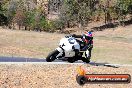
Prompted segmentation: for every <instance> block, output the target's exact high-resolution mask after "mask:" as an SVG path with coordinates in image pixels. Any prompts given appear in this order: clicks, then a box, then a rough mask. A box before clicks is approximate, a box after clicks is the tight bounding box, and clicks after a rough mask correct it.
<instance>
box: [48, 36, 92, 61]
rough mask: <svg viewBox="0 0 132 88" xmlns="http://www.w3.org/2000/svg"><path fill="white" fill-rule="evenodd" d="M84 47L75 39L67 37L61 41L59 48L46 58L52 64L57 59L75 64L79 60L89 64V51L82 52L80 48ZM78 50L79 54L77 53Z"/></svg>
mask: <svg viewBox="0 0 132 88" xmlns="http://www.w3.org/2000/svg"><path fill="white" fill-rule="evenodd" d="M82 46H83V45H82V44H79V42H77V40H76V39H75V38H74V37H72V36H65V37H64V38H62V39H61V40H60V43H59V47H58V48H56V49H55V50H54V51H52V52H51V53H50V54H49V55H48V56H47V57H46V61H47V62H52V61H54V60H55V59H59V60H64V61H68V62H70V63H73V62H75V61H77V60H82V61H83V62H86V63H89V62H90V61H89V59H87V58H86V55H87V54H89V51H88V50H87V51H80V47H82ZM76 50H77V51H78V53H76ZM83 54H85V55H83ZM83 56H84V57H83Z"/></svg>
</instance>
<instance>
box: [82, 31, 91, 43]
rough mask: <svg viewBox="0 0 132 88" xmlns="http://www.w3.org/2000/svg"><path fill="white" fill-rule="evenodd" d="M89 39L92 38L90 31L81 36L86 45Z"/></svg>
mask: <svg viewBox="0 0 132 88" xmlns="http://www.w3.org/2000/svg"><path fill="white" fill-rule="evenodd" d="M91 37H93V35H92V32H91V31H88V32H87V31H86V32H84V34H83V41H84V42H86V43H88V40H90V39H91Z"/></svg>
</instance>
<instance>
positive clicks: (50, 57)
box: [46, 50, 59, 62]
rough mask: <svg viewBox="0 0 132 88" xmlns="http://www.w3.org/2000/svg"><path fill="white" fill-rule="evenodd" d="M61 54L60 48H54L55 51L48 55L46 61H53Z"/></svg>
mask: <svg viewBox="0 0 132 88" xmlns="http://www.w3.org/2000/svg"><path fill="white" fill-rule="evenodd" d="M58 54H59V51H58V50H54V51H53V52H51V53H50V54H49V55H48V56H47V57H46V61H47V62H52V61H54V60H55V59H56V56H57V55H58Z"/></svg>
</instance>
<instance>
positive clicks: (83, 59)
mask: <svg viewBox="0 0 132 88" xmlns="http://www.w3.org/2000/svg"><path fill="white" fill-rule="evenodd" d="M82 61H83V62H86V63H89V62H90V58H85V57H82Z"/></svg>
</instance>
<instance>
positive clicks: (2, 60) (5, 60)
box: [0, 57, 132, 68]
mask: <svg viewBox="0 0 132 88" xmlns="http://www.w3.org/2000/svg"><path fill="white" fill-rule="evenodd" d="M23 63H24V64H27V63H28V64H87V63H84V62H82V61H81V60H79V61H76V62H74V63H68V62H66V61H62V60H55V61H53V62H46V60H45V59H44V58H43V59H37V58H23V57H0V64H23ZM89 64H90V65H94V66H107V67H116V68H118V67H120V66H132V65H125V64H124V65H120V64H110V63H98V62H90V63H89Z"/></svg>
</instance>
